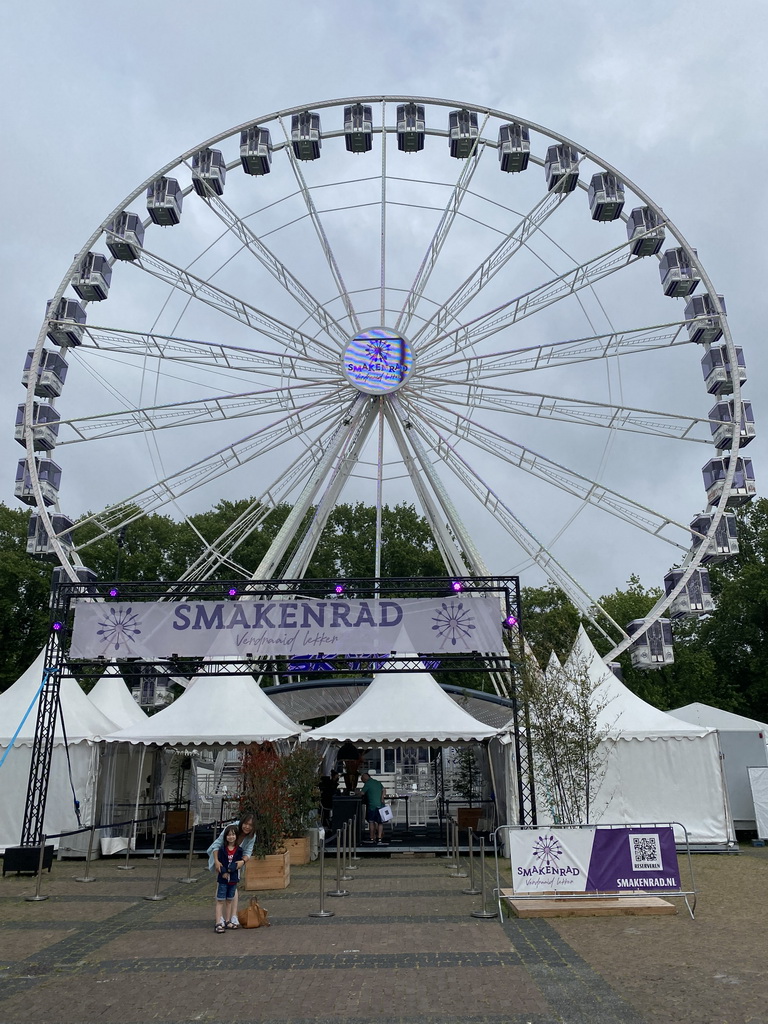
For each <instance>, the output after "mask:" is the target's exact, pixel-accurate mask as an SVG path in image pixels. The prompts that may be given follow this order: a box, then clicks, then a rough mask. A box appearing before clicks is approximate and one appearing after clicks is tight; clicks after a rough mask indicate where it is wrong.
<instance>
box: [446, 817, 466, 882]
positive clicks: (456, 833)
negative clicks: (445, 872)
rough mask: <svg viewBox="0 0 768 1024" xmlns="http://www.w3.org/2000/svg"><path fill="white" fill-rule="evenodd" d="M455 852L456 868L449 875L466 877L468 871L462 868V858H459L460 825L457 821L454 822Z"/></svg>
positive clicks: (451, 876)
mask: <svg viewBox="0 0 768 1024" xmlns="http://www.w3.org/2000/svg"><path fill="white" fill-rule="evenodd" d="M453 852H454V856H455V858H456V870H455V871H452V872H451V874H450V875H449V876H448V877H449V878H466V877H467V872H466V871H464V870H463V869H462V867H461V860H460V859H459V826H458V824H457V823H456V822H454V823H453Z"/></svg>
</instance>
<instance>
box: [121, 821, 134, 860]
mask: <svg viewBox="0 0 768 1024" xmlns="http://www.w3.org/2000/svg"><path fill="white" fill-rule="evenodd" d="M132 832H133V822H131V827H130V828H129V829H128V845H127V846H126V848H125V864H118V865H117V870H118V871H133V870H134V868H135V867H136V865H135V864H129V860H130V857H131V833H132Z"/></svg>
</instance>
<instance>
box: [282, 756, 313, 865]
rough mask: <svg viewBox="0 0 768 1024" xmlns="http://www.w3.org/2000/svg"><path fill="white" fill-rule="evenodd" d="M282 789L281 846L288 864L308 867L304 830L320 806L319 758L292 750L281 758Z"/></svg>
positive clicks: (305, 833)
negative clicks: (283, 847) (283, 814)
mask: <svg viewBox="0 0 768 1024" xmlns="http://www.w3.org/2000/svg"><path fill="white" fill-rule="evenodd" d="M283 767H284V768H285V786H286V814H285V835H286V840H285V845H286V847H287V849H288V852H289V853H290V855H291V863H292V864H309V836H308V835H307V829H308V828H309V826H310V823H311V821H312V819H313V816H316V814H317V809H318V805H319V802H320V788H319V785H318V770H319V768H320V756H319V755H318V754H316V753H315V752H314V751H312V750H307V748H306V747H301V746H296V747H294V749H293V750H292V751H291V752H290V754H286V756H285V757H284V758H283Z"/></svg>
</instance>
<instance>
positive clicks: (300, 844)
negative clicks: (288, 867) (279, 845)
mask: <svg viewBox="0 0 768 1024" xmlns="http://www.w3.org/2000/svg"><path fill="white" fill-rule="evenodd" d="M285 848H286V850H287V851H288V853H289V855H290V858H291V864H309V859H310V858H309V836H302V837H301V839H286V840H285Z"/></svg>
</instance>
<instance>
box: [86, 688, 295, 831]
mask: <svg viewBox="0 0 768 1024" xmlns="http://www.w3.org/2000/svg"><path fill="white" fill-rule="evenodd" d="M301 731H302V730H301V727H300V726H298V725H297V724H296V723H295V722H293V721H292V720H291V719H289V718H288V716H287V715H284V714H283V712H282V711H280V709H279V708H277V707H275V706H274V705H273V704H272V702H271V701H270V699H269V697H268V696H267V695H266V694H265V693H264V691H263V690H262V689H261V688H260V687H259V686H258V684H257V683H256V682H255V681H254V680H253V678H252V677H251V676H245V675H219V674H216V675H214V674H211V675H199V676H196V677H195V678H194V679H192V680H191V682H190V683H189V685H188V686H187V688H186V689H185V690H184V693H183V694H182V695H181V696H180V697H177V698H176V700H175V701H174V702H173V703H172V704H169V705H168V707H166V708H163V710H162V711H159V712H158V713H157V714H156V715H152V716H151V717H149V718H147V719H146V720H145V721H144V722H140V723H138V724H135V725H131V726H128V727H127V728H125V729H121V730H118V731H116V732H113V733H112V734H111V735H109V736H107V737H106V740H107V743H108V744H112V743H128V744H131V745H132V746H134V747H137V748H139V750H140V751H141V756H142V761H143V760H144V759H145V758H146V755H147V752H149V754H150V758H151V761H152V763H151V765H150V764H149V761H148V762H147V764H146V765H144V767H143V769H142V772H141V773H140V777H144V776H146V775H149V776H150V777H151V779H152V783H151V790H152V791H151V792H150V793H149V794H142V793H141V792H138V791H137V801H136V807H137V810H138V814H137V815H136V816H137V817H144V816H145V815H147V814H148V815H150V816H152V815H155V816H156V821H154V822H153V823H152V828H151V829H150V830H149V831H150V832H152V831H154V830H155V829H158V830H160V831H165V832H167V833H169V845H170V846H171V847H172V846H173V845H174V841H173V839H172V838H171V837H172V836H174V835H175V834H179V833H185V832H187V830H188V829H189V828H191V827H192V825H193V824H194V825H197V824H200V823H202V822H201V814H200V806H199V801H198V798H197V791H196V779H197V772H196V767H197V764H196V762H197V761H198V760H199V759H200V755H201V752H202V751H205V750H211V749H213V750H222V749H225V748H231V747H236V746H240V745H243V744H248V743H266V742H273V743H280V742H282V741H285V742H288V741H290V740H295V739H296V738H297V737H298V736H299V735H300V734H301ZM179 758H181V759H182V761H183V762H184V763H186V762H188V764H187V767H186V768H185V771H186V774H187V778H188V780H189V782H190V788H189V789H187V790H185V791H184V793H183V794H181V795H182V797H183V799H181V800H178V799H176V798H177V797H178V796H179V790H178V785H177V778H176V771H177V770H178V765H179ZM139 788H141V787H139ZM174 790H175V791H176V792H175V793H174ZM174 804H177V805H180V806H173V805H174ZM158 808H161V809H162V812H163V813H162V814H157V811H158ZM233 810H234V809H233ZM215 817H216V818H218V817H219V815H215ZM201 836H202V833H201ZM202 841H203V840H202V838H201V842H202ZM205 845H207V842H206V843H205Z"/></svg>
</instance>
